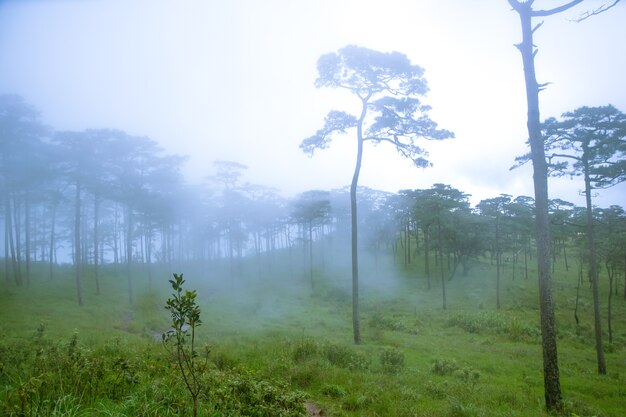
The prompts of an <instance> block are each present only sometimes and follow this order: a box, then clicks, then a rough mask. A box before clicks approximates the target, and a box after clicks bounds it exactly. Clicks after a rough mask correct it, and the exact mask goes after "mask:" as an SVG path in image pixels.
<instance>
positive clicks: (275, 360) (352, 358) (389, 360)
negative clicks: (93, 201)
mask: <svg viewBox="0 0 626 417" xmlns="http://www.w3.org/2000/svg"><path fill="white" fill-rule="evenodd" d="M363 262H364V263H363V266H362V279H363V285H362V292H361V294H362V297H361V301H362V304H361V308H362V316H361V325H362V335H363V343H362V344H361V345H358V346H355V345H354V344H353V343H352V328H351V305H350V291H349V271H348V272H346V271H347V270H346V267H345V266H341V267H336V268H332V267H331V265H332V263H331V262H328V265H326V267H325V268H323V267H320V268H318V269H317V270H316V275H315V288H314V290H312V289H311V286H310V282H309V280H308V277H307V275H306V273H305V272H302V270H301V269H298V268H295V270H296V272H295V273H289V272H288V268H286V267H283V268H278V267H276V268H275V269H274V270H273V271H272V272H265V271H263V273H249V274H248V275H249V276H238V277H232V278H228V279H227V278H225V277H226V276H228V274H227V272H225V269H216V270H214V272H213V273H211V274H210V276H209V277H208V278H204V277H203V278H199V277H200V276H201V274H200V273H195V271H194V270H193V269H192V268H191V267H190V268H189V272H187V271H184V270H182V271H179V272H184V273H185V278H187V280H188V282H187V284H186V285H187V286H188V287H189V288H195V289H197V290H198V302H199V304H200V305H201V308H202V319H203V322H204V324H203V325H202V326H201V327H200V328H199V334H198V338H199V340H200V341H201V342H207V343H209V344H210V345H211V349H212V351H211V352H212V353H211V367H210V370H209V372H207V375H206V386H207V390H206V393H205V396H204V397H203V398H202V399H201V415H222V414H224V415H268V416H269V415H281V414H280V413H279V412H277V411H276V410H277V409H278V408H276V407H279V404H291V403H290V401H291V402H293V403H296V402H297V403H298V404H301V405H303V404H304V401H305V399H306V400H307V401H312V402H315V403H316V404H318V405H320V406H321V407H322V408H323V409H324V410H325V412H326V414H327V415H330V416H420V417H427V416H432V417H463V416H502V417H504V416H507V417H508V416H511V417H537V416H539V417H541V416H547V415H548V414H547V413H546V412H545V411H544V406H543V380H542V358H541V346H540V333H539V328H538V322H539V318H538V316H539V312H538V308H537V303H538V296H537V288H536V287H537V283H536V280H535V279H529V280H524V279H523V278H521V277H522V274H521V273H518V274H517V278H516V280H515V281H513V280H511V274H510V272H511V271H510V269H509V270H505V276H504V277H503V279H502V283H501V284H502V291H501V302H502V309H500V310H496V309H495V290H494V287H495V271H494V268H492V267H491V266H490V265H488V264H487V263H481V264H478V265H477V266H475V267H474V268H473V269H472V270H471V272H470V275H469V276H467V277H463V276H460V275H459V276H456V277H455V278H454V279H453V280H452V281H450V282H447V291H448V309H447V310H445V311H444V310H442V308H441V292H440V287H439V282H438V281H437V280H436V279H433V280H432V284H433V286H432V288H431V289H430V290H427V289H426V281H425V278H424V277H423V276H422V275H421V273H420V272H419V269H421V265H420V264H419V262H418V263H414V264H412V265H409V267H408V268H406V269H405V268H403V267H402V263H401V262H398V265H400V266H399V267H398V269H397V270H393V269H391V268H389V271H392V272H386V273H381V272H380V271H382V270H383V267H384V266H385V265H386V266H390V265H391V262H390V260H387V263H386V264H383V265H382V266H380V265H379V269H378V270H377V269H376V268H375V267H373V266H372V265H367V262H368V260H367V257H365V259H364V261H363ZM559 268H561V265H560V263H557V270H556V272H555V274H554V281H555V282H554V294H555V301H556V305H557V325H558V342H559V346H558V348H559V360H560V370H561V383H562V388H563V393H564V404H565V410H564V412H563V415H564V416H569V417H573V416H580V417H582V416H587V417H591V416H604V417H623V416H624V415H626V359H625V358H626V303H625V302H624V300H623V298H622V297H619V296H617V297H615V298H614V311H613V328H614V332H615V333H614V342H613V344H612V345H610V346H609V345H608V342H607V341H606V339H605V343H606V344H607V349H606V351H607V354H606V359H607V369H608V375H606V376H600V375H598V374H597V371H596V363H595V351H594V342H593V327H592V322H593V321H592V320H593V317H592V306H591V301H590V299H591V297H590V290H589V289H588V288H584V289H583V291H582V295H581V297H582V298H581V309H580V311H579V316H580V317H581V319H582V321H581V323H580V325H576V323H575V322H574V317H573V306H574V297H575V275H576V274H575V272H570V273H566V272H565V271H562V270H561V269H559ZM154 270H157V268H154ZM244 270H245V271H249V272H252V271H254V265H246V266H245V269H244ZM377 271H378V272H377ZM433 275H435V274H433ZM531 276H533V275H532V274H531ZM57 277H58V278H56V279H55V280H54V281H48V280H46V279H43V278H37V277H33V279H32V282H31V285H30V287H29V288H25V287H22V288H17V287H15V286H14V285H12V284H10V283H8V284H7V283H4V282H3V283H2V284H1V285H0V332H1V333H2V334H3V335H5V338H4V339H3V340H2V341H0V346H3V349H4V350H3V352H4V354H5V356H4V357H0V363H1V368H0V401H1V402H0V410H2V411H3V412H4V413H5V415H22V414H20V412H21V411H20V410H21V409H20V407H21V404H20V398H22V397H20V395H22V396H24V395H26V394H28V393H29V392H31V391H33V392H35V391H37V390H40V391H41V392H40V393H39V394H37V395H38V396H39V397H37V395H35V394H32V395H31V394H28V395H30V396H28V395H27V397H28V398H29V399H31V400H32V401H33V404H36V405H37V407H39V409H40V410H42V412H38V411H37V409H28V410H27V411H28V413H31V414H30V415H77V416H78V415H81V416H82V415H101V416H105V415H107V416H122V415H128V416H131V415H133V416H134V415H154V416H157V415H159V416H167V415H183V414H184V413H183V411H184V410H187V414H186V415H189V403H188V402H187V403H185V400H187V399H186V397H185V391H184V386H183V385H182V383H181V382H180V381H179V380H178V379H177V373H176V372H175V371H176V370H175V369H172V367H171V365H170V363H171V362H170V358H169V357H168V356H167V353H166V351H165V349H164V348H163V347H162V345H161V343H159V342H157V341H155V336H157V337H158V334H159V333H160V332H162V331H164V330H166V329H167V327H168V316H167V312H166V311H165V310H164V308H163V306H164V304H165V299H166V298H167V297H168V295H169V291H168V284H167V280H168V279H169V278H170V277H169V272H163V273H158V274H157V273H155V277H154V278H153V282H152V285H151V287H152V289H151V290H149V291H148V290H147V288H148V283H147V281H146V280H145V278H143V277H142V276H141V274H140V273H137V278H135V282H134V287H135V289H136V294H137V296H136V298H135V301H134V303H133V304H132V305H130V304H129V303H128V299H127V295H126V279H125V277H123V276H121V275H116V274H114V273H113V271H112V270H111V271H107V272H106V273H104V274H103V277H102V278H101V280H102V283H101V287H102V294H101V295H99V296H96V295H95V285H94V284H93V282H92V278H91V277H90V276H89V275H87V276H86V277H85V305H84V306H83V307H79V306H78V305H77V303H76V294H75V289H74V281H73V275H72V271H71V270H69V269H68V270H65V271H60V272H59V273H57ZM224 282H226V283H227V284H226V285H224ZM602 306H603V312H604V316H606V294H603V298H602ZM42 323H43V324H44V325H45V330H43V333H42V332H41V331H40V332H38V331H37V329H38V327H39V326H40V325H41V324H42ZM603 326H604V331H605V333H606V318H605V320H604V322H603ZM73 335H77V336H76V339H74V336H73ZM42 340H45V344H44V345H42V343H44V342H42ZM72 340H76V342H77V345H78V348H77V349H78V351H79V352H80V355H81V357H82V358H84V360H83V362H80V361H78V362H77V363H78V365H77V364H74V365H72V362H71V361H70V360H69V359H68V355H69V353H68V349H69V347H68V346H70V345H71V343H72V342H71V341H72ZM42 346H47V347H46V348H45V349H43V348H42ZM55 346H56V347H55ZM37 349H39V351H41V350H42V349H43V350H44V351H45V352H47V353H46V354H47V355H49V356H50V357H51V358H52V359H54V362H55V363H56V364H57V365H55V366H57V367H56V368H53V367H51V365H47V366H48V367H47V368H46V367H42V366H43V365H41V364H40V365H38V366H39V368H37V367H36V366H34V365H33V367H29V365H28V364H29V363H31V364H34V363H35V362H36V361H35V359H34V358H35V357H36V354H37V353H36V352H38V350H37ZM46 349H48V350H46ZM55 355H56V356H55ZM7 358H12V359H11V360H9V359H7ZM20 358H21V359H20ZM20 360H21V361H22V362H21V364H20V363H18V361H20ZM81 363H83V365H84V366H85V367H86V368H85V369H86V370H91V371H93V370H94V369H96V368H93V367H94V366H97V367H99V368H97V369H99V370H100V372H101V373H102V374H103V379H102V381H101V384H100V385H99V386H98V387H92V388H90V389H91V391H89V392H87V391H85V389H84V387H85V386H86V385H85V384H84V381H82V380H80V372H86V370H85V369H82V368H80V366H83V365H81ZM64 366H65V367H69V368H68V369H65V368H63V367H64ZM72 366H74V367H76V366H78V368H76V369H74V370H75V372H74V374H72V373H71V372H69V369H70V368H71V367H72ZM90 367H91V368H90ZM72 369H73V368H72ZM52 374H54V375H56V377H57V378H59V380H58V381H62V380H63V378H65V379H66V380H67V381H69V382H71V383H73V384H78V386H81V387H83V391H78V390H76V389H75V388H70V387H66V388H65V389H58V388H57V389H56V391H55V390H52V391H49V392H48V394H46V393H45V392H44V391H45V389H44V388H42V387H41V386H39V385H37V384H38V383H39V382H38V379H37V378H39V380H42V378H43V379H45V378H52V376H50V375H52ZM42 375H44V376H45V377H44V376H42ZM46 375H47V376H46ZM71 375H74V376H71ZM72 378H74V379H75V380H72ZM92 379H93V378H92ZM70 380H71V381H70ZM50 381H56V380H55V379H54V378H52V379H50ZM58 381H57V382H58ZM85 381H86V380H85ZM92 384H93V382H92ZM74 386H75V385H72V387H74ZM105 386H106V387H109V388H106V389H105V388H102V387H105ZM111 387H112V388H111ZM46 389H47V388H46ZM20 390H21V391H20ZM28 390H31V391H28ZM106 390H109V391H106ZM111 390H116V391H115V392H110V391H111ZM20 392H21V393H22V394H20ZM24 393H26V394H24ZM235 403H237V404H235ZM203 407H204V408H203ZM245 407H248V408H245ZM287 409H290V410H291V408H289V407H287V406H286V408H285V410H287ZM228 410H230V411H228ZM252 410H256V411H252ZM293 410H295V411H293V412H294V413H296V414H293V415H297V414H298V413H301V412H302V410H299V411H298V410H296V409H293ZM43 411H45V413H44V412H43ZM220 412H221V413H222V414H220ZM28 413H27V412H24V414H23V415H29V414H28ZM253 413H257V414H253ZM264 413H265V414H264ZM287 413H288V411H284V412H283V414H282V415H288V414H287Z"/></svg>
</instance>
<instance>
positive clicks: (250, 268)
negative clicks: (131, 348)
mask: <svg viewBox="0 0 626 417" xmlns="http://www.w3.org/2000/svg"><path fill="white" fill-rule="evenodd" d="M546 3H547V4H550V3H555V2H550V1H546ZM596 3H599V2H594V1H590V2H588V6H589V7H590V8H593V5H594V4H596ZM585 10H586V9H584V8H582V6H581V7H580V8H579V9H576V10H573V11H571V13H570V14H569V15H568V16H560V15H559V16H556V17H554V18H551V19H548V20H547V21H546V24H545V25H544V26H543V27H541V28H540V29H539V30H538V31H537V33H536V42H537V44H538V48H539V54H538V56H537V71H538V77H539V79H540V82H548V83H550V84H549V85H547V88H546V89H545V91H543V92H542V93H541V109H542V115H543V117H544V118H545V117H550V116H555V117H558V116H560V115H561V114H562V113H563V112H566V111H570V110H574V109H575V108H578V107H580V106H601V105H606V104H608V103H611V104H613V105H615V106H616V107H617V108H618V109H620V110H626V95H624V92H625V91H626V79H625V78H624V76H623V74H624V70H625V68H626V50H624V48H625V46H624V43H623V42H622V39H623V38H624V37H625V36H626V33H625V31H626V29H625V28H624V25H623V22H624V21H626V6H625V5H624V4H623V3H620V4H619V5H618V6H617V7H615V8H613V9H612V10H611V11H610V12H607V13H604V14H602V15H600V16H596V17H594V18H592V19H588V20H585V21H584V22H581V23H574V22H573V21H572V19H575V18H576V16H578V15H580V14H581V13H583V12H584V11H585ZM520 37H521V34H520V29H519V23H518V21H517V15H516V14H515V13H514V12H512V11H511V10H510V9H509V6H508V4H507V2H506V1H504V0H501V1H498V2H495V1H492V0H479V1H472V2H459V1H453V0H445V1H435V0H425V1H419V2H415V1H404V0H394V1H390V2H387V3H385V7H384V8H382V9H381V7H380V5H378V4H375V3H374V2H362V1H357V0H349V1H348V0H346V1H341V2H336V1H330V0H328V1H326V0H324V1H316V2H308V3H305V2H298V3H296V2H292V1H286V0H274V1H270V2H254V1H231V2H222V3H219V2H203V1H190V2H185V3H184V4H174V3H172V2H165V1H150V2H148V1H137V2H132V3H128V2H124V1H84V2H76V1H4V2H2V3H0V94H1V97H2V105H3V106H4V107H3V109H5V110H4V111H5V113H3V114H2V117H4V118H5V120H4V121H7V120H8V121H9V122H10V123H14V124H13V125H10V123H9V122H7V123H9V124H7V125H6V126H9V125H10V126H13V127H11V128H10V129H14V130H10V129H9V128H7V130H5V131H4V132H3V135H4V133H6V132H11V134H14V133H15V132H22V133H20V134H21V135H22V136H20V135H18V134H17V133H15V135H13V136H11V134H7V135H6V136H3V137H2V140H3V141H4V143H3V146H4V148H3V155H4V156H5V157H6V159H5V160H4V162H3V163H4V165H3V174H4V179H5V183H3V186H4V187H5V188H4V189H3V191H4V193H5V196H6V197H7V198H6V199H5V200H6V204H5V206H4V209H3V216H4V219H5V222H4V226H3V227H4V230H5V231H7V230H9V231H11V232H10V233H5V236H6V239H5V241H4V242H0V247H1V248H2V250H3V251H4V254H5V259H9V257H11V258H12V259H13V262H14V263H15V264H17V263H19V262H21V261H25V262H26V264H27V265H28V263H29V262H31V261H33V262H40V263H42V264H45V263H47V262H49V263H50V264H52V263H78V264H80V263H86V264H90V265H94V266H97V265H99V264H100V265H102V264H106V265H116V266H117V265H123V264H124V263H126V264H128V265H135V266H136V267H137V268H139V266H141V268H142V269H141V271H142V273H147V274H148V275H149V276H152V274H156V272H155V271H153V269H154V266H156V265H158V266H159V267H160V268H164V269H166V270H168V271H170V272H176V271H182V270H183V269H184V270H185V271H187V272H186V274H188V275H189V276H191V277H195V278H193V279H194V280H195V279H198V280H201V281H197V282H196V283H200V282H202V284H201V285H203V286H205V287H206V288H203V291H204V292H203V294H204V296H205V297H207V298H206V299H207V300H211V297H213V298H214V299H222V301H224V300H227V301H228V303H230V304H231V305H232V306H234V308H242V309H244V310H245V311H247V312H248V313H247V314H248V318H249V319H251V318H253V317H254V318H256V319H262V318H267V319H273V318H275V317H277V316H285V315H288V312H289V310H290V309H291V308H293V307H294V304H293V303H294V302H295V303H296V304H297V299H298V297H300V296H306V295H307V294H309V293H310V292H311V291H318V290H319V288H322V292H324V293H326V294H331V293H332V294H339V295H338V296H341V294H345V296H346V297H348V294H349V292H350V281H349V280H348V278H347V277H349V275H350V257H349V251H348V249H349V241H350V236H349V223H350V222H349V199H348V193H347V189H346V186H347V185H348V184H349V183H350V180H351V178H352V172H353V169H354V162H355V155H356V141H355V140H354V135H353V134H347V135H344V136H341V137H338V138H337V139H336V140H334V141H333V142H332V143H331V144H330V146H329V147H328V149H323V150H318V151H316V152H315V153H314V155H313V156H312V157H310V156H307V155H306V154H305V153H304V152H302V150H301V149H300V148H299V145H300V143H301V142H302V140H303V139H305V138H307V137H310V136H311V135H313V134H314V133H315V132H316V131H317V130H318V129H320V128H321V127H322V126H323V124H324V117H325V116H326V114H328V112H329V111H331V110H341V111H346V112H348V113H351V114H358V112H359V105H360V102H359V100H358V98H357V97H355V96H354V95H351V94H350V93H349V92H347V91H342V89H332V88H316V87H315V80H316V78H317V77H318V73H317V70H318V68H317V62H318V58H320V56H322V55H323V54H327V53H330V52H335V51H337V50H339V49H340V48H343V47H344V46H346V45H359V46H363V47H367V48H371V49H374V50H378V51H382V52H390V51H398V52H401V53H403V54H405V55H406V56H407V57H408V58H409V59H410V61H411V63H412V64H416V65H419V66H421V67H423V68H424V70H425V72H424V78H425V80H426V82H427V83H428V87H429V91H428V94H427V95H425V97H424V104H426V105H428V106H431V107H432V109H431V110H430V112H429V117H431V118H432V120H434V121H435V122H436V123H437V124H438V126H439V127H440V128H441V129H447V130H449V131H451V132H454V135H455V138H454V139H447V140H442V141H424V143H419V144H418V145H419V146H420V147H423V149H424V150H425V151H426V152H427V154H425V155H427V156H428V159H429V161H430V162H432V164H433V165H432V167H429V168H426V169H418V168H416V167H415V166H413V164H412V162H411V161H409V160H407V159H406V158H402V157H401V155H398V152H397V151H396V150H395V149H394V148H393V147H392V146H386V145H388V144H386V143H382V144H380V146H371V145H368V146H366V147H365V150H364V159H363V168H362V172H361V177H360V180H359V186H360V188H359V193H360V194H359V203H358V204H359V227H360V229H359V230H360V232H359V245H360V255H361V265H362V274H361V275H362V276H361V283H362V286H363V291H364V292H365V293H367V292H368V291H372V292H374V291H375V292H376V293H377V294H387V293H388V294H393V293H396V292H397V291H399V290H402V285H405V284H403V282H404V281H403V280H399V279H397V278H398V276H397V274H398V272H396V271H397V270H398V268H396V266H397V265H396V263H397V262H400V261H399V259H401V257H400V256H399V255H398V254H399V253H401V252H402V251H405V262H406V256H407V255H406V254H409V253H410V249H408V248H406V249H404V248H403V247H402V246H401V245H403V243H402V239H403V236H406V233H407V232H408V233H411V231H417V230H418V229H419V228H420V227H419V226H417V224H416V223H411V221H409V220H407V219H408V217H407V215H406V213H407V212H409V211H410V207H412V204H414V203H415V202H414V201H412V200H411V201H405V200H402V196H403V195H405V194H402V193H399V191H400V190H429V189H431V187H434V184H441V185H444V184H445V185H446V186H449V187H451V188H452V189H455V190H458V191H460V192H461V193H463V194H464V196H465V197H464V198H463V199H462V200H463V201H462V204H461V205H459V206H458V207H457V208H456V209H455V210H457V209H458V210H459V211H467V212H468V213H470V212H471V213H473V214H476V215H478V214H477V213H478V212H477V210H474V211H472V209H475V208H476V205H477V204H478V203H479V202H480V201H482V200H484V199H488V198H492V197H497V196H499V195H501V194H506V195H509V196H510V197H511V201H510V203H511V204H513V202H514V201H515V198H516V197H521V196H532V195H533V187H532V173H531V167H530V166H528V165H524V166H522V167H520V168H518V169H515V170H510V169H509V168H510V167H511V166H513V165H514V164H515V157H516V156H520V155H522V154H525V153H526V152H527V151H528V150H527V148H526V144H525V139H526V137H527V133H526V121H525V120H526V102H525V90H524V81H523V72H522V64H521V59H520V56H519V51H518V50H517V49H516V48H515V46H514V44H515V43H517V42H519V41H520ZM7 109H8V110H7ZM11 112H14V113H11ZM16 126H17V127H16ZM20 129H21V130H20ZM23 132H27V133H26V134H23ZM624 187H625V186H624V184H621V185H618V186H615V187H613V188H611V189H608V190H597V192H596V193H595V194H594V203H595V204H596V205H597V206H598V207H608V206H610V205H620V206H624V205H625V204H626V193H625V191H626V189H625V188H624ZM582 188H583V184H582V181H580V179H579V178H573V179H571V178H568V177H564V178H553V179H551V180H550V197H551V198H554V199H557V198H558V199H562V200H565V201H569V202H572V203H574V204H575V205H582V204H583V199H582V197H581V195H580V190H581V189H582ZM320 203H321V204H322V205H321V206H320V205H319V204H320ZM457 203H458V201H457ZM316 204H317V205H316ZM520 204H521V203H520ZM461 208H462V210H461ZM567 210H568V215H571V216H575V215H576V212H575V210H574V209H573V208H571V207H570V208H568V209H567ZM12 211H14V213H13V214H12ZM452 211H454V210H452ZM409 217H410V216H409ZM7 219H8V220H7ZM403 233H404V234H403ZM440 239H443V237H440ZM409 241H410V239H409ZM407 244H408V243H407ZM16 251H17V253H16ZM20 251H21V252H20ZM398 251H400V252H398ZM450 253H451V252H450ZM408 256H410V255H408ZM455 256H456V255H455ZM131 269H132V268H131ZM160 274H161V275H160V277H159V278H158V280H159V282H161V283H163V276H162V273H161V272H160ZM130 275H132V274H131V273H130V272H129V277H130ZM225 277H226V278H225ZM337 277H340V278H337ZM20 279H21V278H20ZM26 279H28V277H27V276H26ZM155 279H156V278H155ZM130 282H131V281H130V278H129V283H130ZM274 286H275V287H276V288H278V287H280V291H278V290H277V291H276V293H275V294H271V295H269V296H268V293H267V292H268V291H270V293H271V289H272V288H274ZM244 288H245V289H246V291H243V289H244ZM316 288H317V290H316ZM80 291H81V290H80V289H79V292H80ZM234 294H236V296H235V295H234ZM285 295H288V296H289V297H284V298H283V296H285ZM130 296H131V298H132V294H131V295H130ZM287 299H290V300H296V301H292V302H291V303H290V302H286V301H285V300H287Z"/></svg>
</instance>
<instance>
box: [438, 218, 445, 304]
mask: <svg viewBox="0 0 626 417" xmlns="http://www.w3.org/2000/svg"><path fill="white" fill-rule="evenodd" d="M437 240H438V241H439V250H438V252H439V270H440V271H441V301H442V308H443V309H444V310H445V309H446V308H447V299H446V279H445V272H444V270H443V248H442V242H441V214H439V215H438V216H437Z"/></svg>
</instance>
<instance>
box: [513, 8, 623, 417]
mask: <svg viewBox="0 0 626 417" xmlns="http://www.w3.org/2000/svg"><path fill="white" fill-rule="evenodd" d="M507 1H508V3H509V4H510V5H511V7H512V8H513V10H515V12H517V14H518V15H519V17H520V23H521V28H522V43H520V44H518V45H516V46H517V48H518V49H519V51H520V53H521V55H522V63H523V68H524V81H525V84H526V101H527V108H528V120H527V127H528V137H529V139H528V140H529V142H530V150H531V159H532V163H533V183H534V189H535V236H536V245H537V266H538V268H537V269H538V273H539V310H540V316H541V346H542V351H543V374H544V394H545V402H546V408H547V409H548V410H551V411H558V410H560V409H561V407H562V394H561V383H560V379H559V364H558V354H557V346H556V327H555V318H554V299H553V297H552V276H551V272H550V227H549V226H550V220H549V217H548V164H547V161H546V156H545V150H544V146H543V136H542V134H541V118H540V115H539V91H541V90H542V89H543V88H545V87H546V85H547V84H539V83H538V82H537V76H536V72H535V55H536V54H537V49H536V47H535V44H534V41H533V35H534V33H535V31H536V30H537V29H539V28H540V27H541V25H542V24H543V23H539V24H537V25H536V26H534V27H533V23H532V20H533V17H547V16H552V15H555V14H557V13H561V12H564V11H566V10H569V9H571V8H572V7H574V6H576V5H577V4H580V3H582V2H583V0H572V1H569V2H567V3H565V4H563V5H561V6H558V7H554V8H552V9H548V10H535V9H533V4H534V3H535V1H534V0H526V1H521V0H507ZM618 2H619V0H615V1H614V2H613V4H612V5H609V6H602V7H600V8H597V9H595V10H593V11H591V12H588V13H587V14H586V15H583V16H582V17H581V20H582V19H586V18H588V17H590V16H593V15H596V14H599V13H603V12H604V11H606V10H608V9H610V8H611V7H613V6H614V5H615V4H617V3H618Z"/></svg>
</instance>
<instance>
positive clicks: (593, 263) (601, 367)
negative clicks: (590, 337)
mask: <svg viewBox="0 0 626 417" xmlns="http://www.w3.org/2000/svg"><path fill="white" fill-rule="evenodd" d="M586 154H587V149H586V146H583V166H584V176H585V201H586V204H587V243H588V244H589V275H590V276H589V278H591V291H592V294H593V322H594V327H595V337H596V358H597V361H598V373H599V374H601V375H605V374H606V360H605V359H604V346H603V341H602V315H601V313H600V290H599V283H598V264H597V259H596V243H595V237H594V233H593V208H592V206H591V179H590V178H589V159H588V157H587V156H586Z"/></svg>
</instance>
